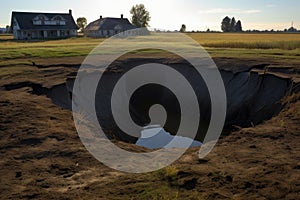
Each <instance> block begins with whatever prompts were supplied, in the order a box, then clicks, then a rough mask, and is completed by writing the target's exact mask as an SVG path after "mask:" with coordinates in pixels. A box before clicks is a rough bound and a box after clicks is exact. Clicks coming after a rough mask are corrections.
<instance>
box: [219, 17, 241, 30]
mask: <svg viewBox="0 0 300 200" xmlns="http://www.w3.org/2000/svg"><path fill="white" fill-rule="evenodd" d="M221 29H222V31H223V32H242V31H243V28H242V22H241V21H240V20H238V21H236V20H235V18H234V17H232V18H231V19H230V18H229V17H228V16H226V17H225V18H224V19H223V20H222V23H221Z"/></svg>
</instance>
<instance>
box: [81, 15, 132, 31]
mask: <svg viewBox="0 0 300 200" xmlns="http://www.w3.org/2000/svg"><path fill="white" fill-rule="evenodd" d="M116 26H119V27H120V28H122V30H129V29H135V28H136V27H135V26H134V25H132V24H131V23H130V22H129V21H128V19H127V18H112V17H106V18H100V19H97V20H96V21H93V22H91V23H89V25H87V27H86V28H85V31H97V30H114V28H115V27H116Z"/></svg>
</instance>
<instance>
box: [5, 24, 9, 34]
mask: <svg viewBox="0 0 300 200" xmlns="http://www.w3.org/2000/svg"><path fill="white" fill-rule="evenodd" d="M5 33H10V26H8V25H6V28H5Z"/></svg>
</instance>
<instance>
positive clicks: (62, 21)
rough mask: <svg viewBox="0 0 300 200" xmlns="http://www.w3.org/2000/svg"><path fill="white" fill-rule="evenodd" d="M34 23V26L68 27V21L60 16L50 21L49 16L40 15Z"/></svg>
mask: <svg viewBox="0 0 300 200" xmlns="http://www.w3.org/2000/svg"><path fill="white" fill-rule="evenodd" d="M32 22H33V24H34V25H66V20H65V19H64V18H63V17H62V16H60V15H56V16H54V17H52V18H51V19H49V18H48V17H47V16H45V15H43V14H40V15H38V16H36V17H35V18H33V20H32Z"/></svg>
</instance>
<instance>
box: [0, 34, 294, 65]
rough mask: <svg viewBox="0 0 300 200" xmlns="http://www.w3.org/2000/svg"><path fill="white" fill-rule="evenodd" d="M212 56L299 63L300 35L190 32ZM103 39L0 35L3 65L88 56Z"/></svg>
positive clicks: (0, 63) (1, 63) (0, 59)
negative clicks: (30, 38) (26, 38)
mask: <svg viewBox="0 0 300 200" xmlns="http://www.w3.org/2000/svg"><path fill="white" fill-rule="evenodd" d="M187 35H189V36H190V37H192V38H193V39H194V40H196V41H197V42H198V43H199V44H201V45H202V46H204V47H205V49H206V50H207V51H208V53H210V55H211V56H212V57H226V58H257V59H260V58H261V59H271V58H272V59H277V60H280V59H286V60H289V61H291V62H292V63H300V59H299V58H300V34H262V33H258V34H247V33H242V34H239V33H187ZM103 40H104V39H101V38H99V39H94V38H85V37H79V38H70V39H61V40H50V41H32V42H28V41H14V40H13V39H12V36H11V35H1V36H0V65H3V64H5V63H6V64H7V63H19V62H21V61H22V60H23V61H24V60H26V59H27V60H28V59H32V58H52V57H72V56H85V55H87V54H88V53H89V52H90V51H91V50H92V49H93V48H94V47H96V46H97V45H98V44H99V43H101V42H102V41H103Z"/></svg>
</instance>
